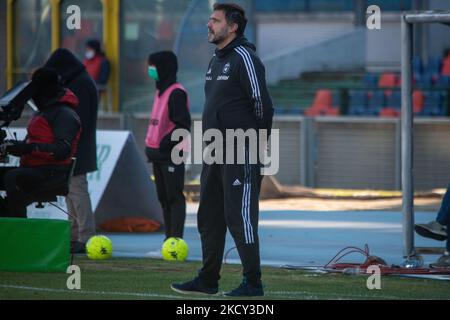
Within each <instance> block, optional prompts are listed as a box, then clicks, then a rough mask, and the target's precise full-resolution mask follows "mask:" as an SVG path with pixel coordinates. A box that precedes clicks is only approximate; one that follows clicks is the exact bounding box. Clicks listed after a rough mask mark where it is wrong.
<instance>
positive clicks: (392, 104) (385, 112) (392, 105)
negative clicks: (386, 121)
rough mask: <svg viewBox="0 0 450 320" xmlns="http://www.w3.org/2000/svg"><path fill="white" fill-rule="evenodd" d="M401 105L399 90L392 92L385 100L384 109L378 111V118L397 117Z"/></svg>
mask: <svg viewBox="0 0 450 320" xmlns="http://www.w3.org/2000/svg"><path fill="white" fill-rule="evenodd" d="M401 104H402V95H401V92H400V90H394V91H393V92H392V93H391V94H390V95H388V96H387V99H386V107H385V108H383V109H381V110H380V117H398V116H400V109H401Z"/></svg>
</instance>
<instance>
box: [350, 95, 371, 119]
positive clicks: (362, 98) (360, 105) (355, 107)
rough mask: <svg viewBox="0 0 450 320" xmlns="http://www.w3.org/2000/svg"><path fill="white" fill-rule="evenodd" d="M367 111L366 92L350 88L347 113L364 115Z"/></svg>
mask: <svg viewBox="0 0 450 320" xmlns="http://www.w3.org/2000/svg"><path fill="white" fill-rule="evenodd" d="M366 113H367V93H366V92H365V91H361V90H350V92H349V104H348V114H349V115H364V114H366Z"/></svg>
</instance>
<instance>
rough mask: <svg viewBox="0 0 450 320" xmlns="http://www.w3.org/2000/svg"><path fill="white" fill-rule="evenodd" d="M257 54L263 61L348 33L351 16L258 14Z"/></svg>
mask: <svg viewBox="0 0 450 320" xmlns="http://www.w3.org/2000/svg"><path fill="white" fill-rule="evenodd" d="M256 23H257V27H256V39H257V40H256V44H257V50H258V54H259V55H260V57H261V58H263V59H264V58H265V57H266V56H269V55H271V54H273V53H274V52H277V51H280V50H288V49H292V48H298V47H302V46H311V45H313V44H315V43H318V42H321V41H323V40H325V39H330V38H333V37H335V36H337V35H339V34H342V33H346V32H349V31H352V30H353V29H354V25H353V14H350V13H341V14H339V15H336V14H301V13H299V14H289V13H288V14H282V15H280V14H260V15H257V16H256Z"/></svg>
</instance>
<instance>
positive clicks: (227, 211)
mask: <svg viewBox="0 0 450 320" xmlns="http://www.w3.org/2000/svg"><path fill="white" fill-rule="evenodd" d="M245 162H246V164H212V165H207V164H203V169H202V174H201V189H200V206H199V209H198V215H197V219H198V229H199V232H200V237H201V242H202V252H203V267H202V269H201V270H200V272H199V277H200V279H201V280H202V281H203V282H204V283H205V284H207V285H210V286H217V284H218V280H219V279H220V275H219V274H220V268H221V265H222V259H223V254H224V247H225V236H226V231H227V228H228V230H229V231H230V233H231V235H232V237H233V239H234V242H235V244H236V247H237V250H238V253H239V257H240V259H241V262H242V266H243V275H244V277H245V278H246V279H247V281H248V282H249V283H250V284H258V283H260V281H261V267H260V255H259V240H258V216H259V202H258V198H259V191H260V187H261V179H262V176H261V174H260V168H261V167H260V165H258V164H253V165H251V164H249V161H248V155H247V156H246V161H245Z"/></svg>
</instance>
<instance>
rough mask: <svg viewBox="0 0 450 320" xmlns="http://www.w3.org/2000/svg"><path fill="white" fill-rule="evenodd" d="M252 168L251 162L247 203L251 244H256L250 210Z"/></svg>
mask: <svg viewBox="0 0 450 320" xmlns="http://www.w3.org/2000/svg"><path fill="white" fill-rule="evenodd" d="M251 171H252V167H251V166H250V162H249V163H248V180H249V181H248V189H249V190H248V202H247V220H248V225H249V229H250V243H254V242H255V240H254V239H253V227H252V221H251V216H250V209H251V204H252V202H251V196H252V175H251Z"/></svg>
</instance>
